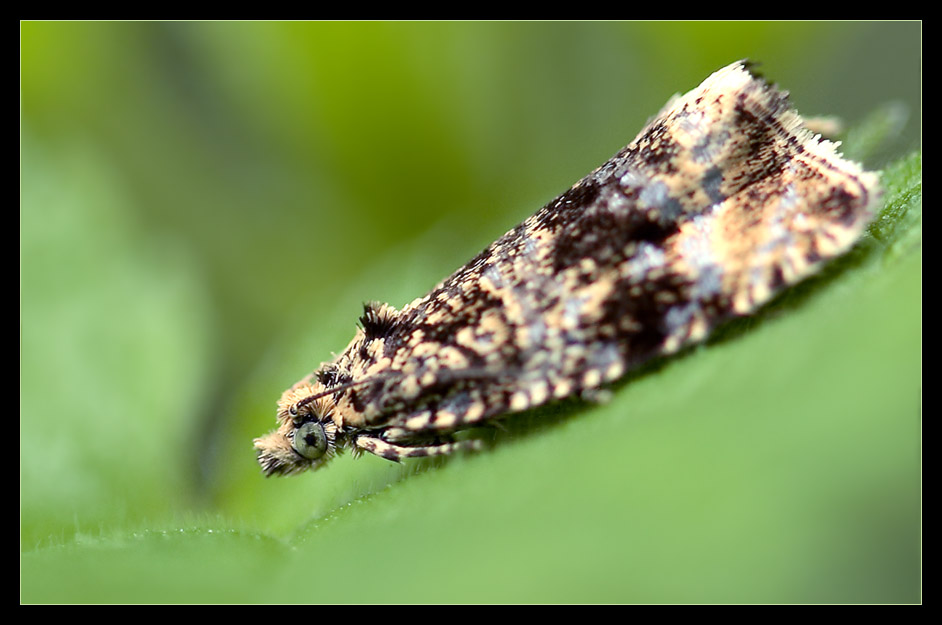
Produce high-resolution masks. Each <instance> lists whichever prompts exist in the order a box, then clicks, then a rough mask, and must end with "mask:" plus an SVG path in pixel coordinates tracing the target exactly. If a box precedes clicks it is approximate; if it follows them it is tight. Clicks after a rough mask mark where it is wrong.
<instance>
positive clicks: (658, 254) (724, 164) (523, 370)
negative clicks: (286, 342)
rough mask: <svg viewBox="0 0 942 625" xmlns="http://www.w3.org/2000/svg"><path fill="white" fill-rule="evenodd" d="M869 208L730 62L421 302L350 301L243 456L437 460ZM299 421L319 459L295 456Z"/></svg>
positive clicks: (784, 282)
mask: <svg viewBox="0 0 942 625" xmlns="http://www.w3.org/2000/svg"><path fill="white" fill-rule="evenodd" d="M877 195H878V189H877V178H876V175H875V174H872V173H867V172H863V171H862V170H861V169H860V168H859V167H858V166H857V165H856V164H854V163H851V162H849V161H846V160H844V159H842V158H841V157H840V155H839V154H837V152H836V150H835V146H834V144H831V143H829V142H828V141H824V140H821V139H820V138H819V137H816V136H814V135H812V133H811V132H810V131H808V130H806V129H805V128H803V127H802V120H801V118H800V117H799V116H798V114H797V113H796V112H795V111H793V110H792V109H791V108H790V107H789V104H788V100H787V96H786V94H785V93H783V92H780V91H778V90H776V89H775V88H774V87H772V86H770V85H768V84H766V83H765V82H764V81H762V80H760V79H758V78H756V77H754V76H752V75H751V74H750V73H749V72H748V70H747V69H746V68H745V67H744V65H743V64H742V63H736V64H733V65H731V66H729V67H727V68H724V69H722V70H720V71H718V72H716V73H715V74H713V75H712V76H710V77H709V78H708V79H707V80H706V81H705V82H704V83H703V84H701V85H700V86H699V87H698V88H697V89H695V90H693V91H691V92H690V93H688V94H686V95H684V96H681V97H676V98H674V99H672V100H671V101H670V102H669V103H668V105H667V106H666V107H665V108H664V109H663V110H662V111H661V113H660V114H659V115H658V116H657V117H655V118H654V119H653V120H652V121H651V122H650V123H649V124H648V125H647V127H646V128H645V129H644V130H643V131H642V132H641V133H640V134H639V135H638V137H637V138H636V139H635V140H634V141H633V142H632V143H631V144H629V145H628V146H627V147H625V148H624V149H622V150H621V151H620V152H618V153H617V154H616V155H615V156H614V157H613V158H612V159H610V160H609V161H608V162H606V163H605V164H603V165H602V166H601V167H599V168H598V169H596V170H595V171H594V172H592V173H591V174H589V175H588V176H586V177H585V178H583V179H582V180H580V181H579V182H578V183H576V185H575V186H573V187H572V188H571V189H569V190H568V191H567V192H566V193H564V194H563V195H561V196H560V197H558V198H556V199H555V200H553V201H552V202H550V203H549V204H547V205H546V206H544V207H543V208H542V209H540V210H539V211H538V212H537V213H536V214H535V215H533V216H532V217H530V218H528V219H527V220H525V221H524V222H523V223H521V224H520V225H518V226H517V227H516V228H514V229H513V230H511V231H509V232H508V233H507V234H505V235H504V236H503V237H501V238H500V239H499V240H498V241H496V242H495V243H493V244H492V245H491V246H490V247H488V248H487V249H486V250H484V251H483V252H481V253H480V254H479V255H478V256H477V257H475V258H474V259H473V260H472V261H471V262H469V263H468V264H467V265H465V266H464V267H462V268H461V269H459V270H458V271H457V272H455V273H454V274H453V275H452V276H450V277H449V278H447V279H446V280H444V281H443V282H442V283H440V284H439V285H438V286H437V287H436V288H435V289H433V290H432V291H431V292H430V293H429V294H428V295H426V296H424V297H422V298H419V299H417V300H415V301H413V302H412V303H410V304H408V305H407V306H405V307H404V308H403V309H402V310H401V311H396V310H395V309H393V308H392V307H390V306H388V305H385V304H370V305H367V306H366V307H365V310H364V314H363V316H362V317H361V318H360V325H361V328H360V329H359V330H358V332H357V334H356V336H355V337H354V339H353V341H352V342H351V344H350V345H349V347H348V348H347V349H346V350H345V351H344V352H343V353H342V354H341V355H340V356H339V357H338V358H337V359H335V360H334V361H333V362H331V363H328V364H325V365H323V366H322V367H321V368H320V369H319V370H318V371H317V372H315V373H314V374H313V376H311V377H309V378H306V379H305V380H302V381H301V382H299V383H298V384H297V385H295V386H294V387H292V389H289V390H288V391H286V392H285V395H284V396H283V397H282V400H281V402H279V421H280V423H281V427H280V428H279V430H277V431H276V432H273V433H272V434H270V435H269V436H268V437H265V438H263V439H257V440H256V447H257V448H258V449H259V459H260V462H262V465H263V467H264V468H265V470H266V472H267V473H268V474H277V473H288V472H294V471H297V470H302V469H305V468H309V467H316V466H320V465H321V464H323V462H324V461H325V460H326V458H328V457H330V455H331V454H332V453H333V451H334V449H335V448H337V447H340V446H344V445H350V446H352V447H353V448H354V449H365V450H367V451H370V452H373V453H376V454H378V455H382V456H384V457H387V458H390V459H398V458H401V457H408V456H417V455H431V454H436V453H448V452H449V451H452V450H453V449H455V448H457V447H458V446H461V445H462V444H457V443H454V442H453V441H452V440H451V438H450V436H449V435H450V434H451V433H453V432H455V431H458V430H460V429H461V428H463V427H468V426H470V425H474V424H479V423H482V422H487V421H488V420H491V419H493V418H495V417H498V416H500V415H504V414H507V413H512V412H519V411H521V410H525V409H527V408H530V407H533V406H537V405H540V404H543V403H546V402H547V401H550V400H552V399H559V398H563V397H567V396H569V395H572V394H574V393H580V392H586V391H589V390H594V389H597V388H599V386H601V385H603V384H605V383H608V382H611V381H614V380H616V379H618V378H619V377H621V376H622V375H624V373H625V372H626V371H627V370H629V369H630V368H632V367H635V366H637V365H639V364H640V363H643V362H645V361H647V360H649V359H650V358H652V357H654V356H659V355H664V354H670V353H673V352H676V351H677V350H679V349H681V348H682V347H684V346H685V345H688V344H690V343H693V342H697V341H701V340H703V339H704V338H705V337H706V336H707V335H708V333H709V332H710V331H711V330H712V329H713V328H714V327H716V326H717V325H718V324H719V323H722V322H723V321H725V320H727V319H730V318H732V317H735V316H740V315H747V314H750V313H752V312H754V311H755V310H756V309H757V308H758V307H759V306H761V305H762V304H763V303H765V302H766V301H768V300H769V299H770V298H771V297H772V296H773V295H775V294H776V293H777V292H778V291H780V290H781V289H782V288H783V287H785V286H788V285H791V284H794V283H795V282H797V281H799V280H801V279H802V278H804V277H806V276H808V275H810V274H811V273H813V272H814V271H815V270H816V269H818V267H819V266H820V265H821V264H822V263H823V262H824V261H826V260H828V259H830V258H832V257H834V256H836V255H838V254H841V253H843V252H844V251H846V250H847V249H848V248H849V247H850V246H851V245H852V244H853V242H854V241H855V240H856V239H857V238H858V237H859V235H860V233H861V232H862V230H863V228H864V227H865V226H866V224H867V223H868V222H869V220H870V219H871V217H872V212H871V207H872V205H873V203H874V202H875V200H876V198H877ZM308 423H317V424H321V426H320V427H321V428H322V430H323V432H321V430H318V429H317V427H315V426H311V425H305V424H308ZM302 427H303V428H304V431H305V432H307V431H313V432H314V433H315V434H316V436H315V437H314V438H315V439H317V437H318V436H321V434H323V440H324V441H325V442H324V444H323V447H324V453H323V454H322V455H319V456H317V457H315V458H312V457H310V456H312V455H314V454H315V453H316V451H317V450H314V451H313V452H311V454H307V455H305V454H303V453H299V452H298V446H299V445H300V446H301V447H302V448H303V449H304V450H307V447H306V443H304V441H300V442H299V441H298V437H297V436H296V433H297V431H298V429H299V428H302ZM312 440H313V439H312ZM319 440H320V439H317V440H315V441H314V442H318V441H319ZM465 444H467V443H465ZM318 449H319V447H318Z"/></svg>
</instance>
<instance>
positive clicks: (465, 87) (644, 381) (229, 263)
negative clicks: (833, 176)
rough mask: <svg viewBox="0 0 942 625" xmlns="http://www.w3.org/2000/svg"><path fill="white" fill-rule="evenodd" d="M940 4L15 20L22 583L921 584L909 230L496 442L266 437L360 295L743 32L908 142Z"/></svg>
mask: <svg viewBox="0 0 942 625" xmlns="http://www.w3.org/2000/svg"><path fill="white" fill-rule="evenodd" d="M921 30H922V27H921V24H919V23H914V22H894V23H864V22H855V23H795V22H787V23H751V22H737V23H718V22H709V23H680V22H678V23H593V22H582V23H564V22H551V23H492V22H476V23H435V22H423V23H408V22H405V23H369V22H367V23H343V22H332V23H301V22H291V23H280V22H266V23H253V22H225V23H215V22H198V23H188V22H169V23H155V22H134V23H123V22H104V23H97V22H61V23H60V22H23V23H21V31H20V32H21V105H22V114H21V135H20V146H21V172H20V175H21V178H20V180H21V200H20V202H21V204H20V316H21V330H20V331H21V335H20V336H21V338H20V340H21V343H20V523H21V524H20V545H21V600H22V601H24V602H57V601H58V602H62V601H65V602H82V601H92V602H135V601H148V602H160V601H173V602H191V601H193V602H224V601H234V602H259V601H279V602H370V603H375V602H396V601H403V602H476V601H483V602H505V601H509V602H518V601H523V602H557V601H562V602H583V601H602V602H635V601H637V602H766V601H771V602H914V601H919V600H920V597H921V593H920V584H921V578H920V554H921V544H920V541H921V516H920V510H919V509H920V489H921V484H920V475H921V471H920V464H921V457H920V454H921V442H920V427H921V425H920V414H921V369H920V365H921V363H920V349H921V347H920V346H921V310H920V306H921V252H920V249H921V244H920V242H919V241H920V239H919V235H918V232H920V230H918V229H917V230H916V234H915V235H913V234H910V235H908V236H909V243H908V244H898V245H896V246H895V247H894V245H892V244H894V243H898V242H897V241H896V239H893V240H891V241H889V243H890V244H891V245H889V246H888V250H889V251H881V253H880V254H876V253H874V254H871V255H870V261H869V262H868V263H862V264H859V265H857V266H855V268H854V269H853V270H851V271H848V272H846V273H845V275H844V276H842V277H841V279H839V280H834V281H832V282H830V283H828V285H827V288H820V289H818V290H817V291H816V293H815V295H814V296H813V297H809V298H804V299H802V300H801V301H800V303H799V304H796V305H794V306H785V307H784V308H783V309H782V310H781V312H780V314H775V315H769V316H768V319H763V322H762V323H760V324H754V326H755V327H751V328H750V329H749V330H748V331H746V332H743V333H742V336H738V337H736V338H735V339H733V340H729V341H723V342H720V343H718V344H715V345H711V346H708V347H706V348H701V349H698V350H695V351H694V352H693V353H691V354H688V355H686V356H684V357H681V358H678V359H675V360H674V361H673V362H670V363H667V364H666V365H665V366H663V367H660V368H657V369H656V370H654V371H652V372H648V373H645V374H644V375H641V376H637V379H636V380H634V382H633V383H631V384H628V385H626V386H624V387H622V388H620V389H618V392H617V393H616V395H615V399H614V401H612V402H611V403H609V404H606V405H604V406H599V407H595V406H589V407H583V406H578V405H571V404H565V405H563V406H562V407H558V408H554V409H551V410H549V411H545V413H544V414H542V415H538V416H536V417H532V418H531V419H530V421H531V422H528V423H526V424H525V427H523V428H522V431H518V432H516V433H511V434H510V435H508V436H505V437H504V440H502V442H501V444H499V445H497V446H496V447H495V448H494V449H493V450H491V451H488V452H485V453H482V454H477V455H474V456H470V457H459V458H456V459H452V460H450V461H439V462H412V463H406V464H403V465H401V466H400V465H393V464H391V463H387V462H385V461H382V460H380V459H378V458H374V457H365V458H362V459H359V460H353V459H352V458H350V457H349V456H347V457H343V458H341V459H339V460H337V461H335V462H334V464H333V465H332V466H331V467H329V468H327V469H324V470H322V471H320V472H318V473H316V474H306V475H303V476H301V477H298V478H293V479H280V480H265V479H264V478H263V477H262V476H261V473H260V471H259V469H258V467H257V465H256V463H255V459H254V453H253V450H252V438H253V437H254V436H258V435H260V434H262V433H264V432H266V431H268V430H269V429H271V428H272V427H273V426H274V404H275V400H276V399H277V398H278V396H279V394H280V393H281V391H282V390H283V389H284V388H285V387H287V386H288V385H290V384H291V383H293V382H294V381H295V380H296V379H298V378H300V377H301V376H303V375H304V374H306V373H308V372H309V371H310V370H312V369H313V368H315V367H316V366H317V365H318V364H319V363H320V362H321V361H324V360H328V359H330V357H331V354H332V353H333V352H337V351H339V350H341V349H342V348H343V347H344V346H345V345H346V343H347V341H348V340H349V338H350V337H351V336H352V333H353V331H354V322H355V319H356V317H357V315H358V313H359V311H360V305H361V303H362V302H363V301H366V300H382V301H388V302H390V303H392V304H393V305H395V306H397V307H398V306H401V305H403V304H405V303H406V302H408V301H410V300H411V299H412V298H414V297H416V296H419V295H421V294H423V293H424V292H425V291H427V290H428V289H429V288H430V287H431V286H433V285H434V283H435V282H436V281H438V280H439V279H441V278H443V277H445V276H446V275H447V274H449V273H450V272H451V271H453V270H454V269H455V268H457V267H458V266H460V265H461V264H463V263H464V262H465V261H466V260H468V259H469V258H470V257H472V256H473V255H474V254H476V253H477V252H478V251H480V249H482V248H483V247H485V246H486V245H487V244H488V243H490V242H491V241H492V240H494V239H495V238H497V236H499V235H500V234H502V233H503V232H505V231H506V230H507V229H509V228H510V227H512V226H513V225H515V224H516V223H517V222H519V221H520V220H521V219H523V218H524V217H526V216H528V215H529V214H531V213H532V212H534V211H535V210H536V209H537V208H538V207H539V206H541V205H542V204H544V203H545V202H547V201H549V200H550V199H552V198H553V197H554V196H555V195H557V194H559V193H561V192H562V191H564V190H565V189H567V188H568V187H569V186H570V185H571V184H572V183H573V182H575V181H576V180H578V179H579V178H580V177H581V176H583V175H585V174H586V173H588V172H589V171H590V170H591V169H593V168H594V167H596V166H598V165H599V164H601V163H602V162H603V161H605V160H606V159H607V158H608V157H610V156H611V155H612V154H613V153H614V152H616V151H617V150H618V149H619V148H621V147H622V146H623V145H625V144H626V143H628V142H629V141H630V140H631V139H632V138H633V137H634V136H635V134H636V133H637V132H638V131H639V130H640V129H641V127H642V125H643V124H644V122H645V121H646V120H647V118H648V117H650V116H652V115H654V114H655V113H656V112H657V111H658V110H659V108H660V107H661V106H662V105H663V104H664V103H665V102H666V101H667V99H668V98H669V97H670V96H671V95H672V94H674V93H677V92H684V91H687V90H689V89H691V88H693V87H695V86H696V85H697V84H699V82H700V81H701V80H703V79H704V78H705V77H706V76H707V75H709V74H710V73H711V72H712V71H714V70H716V69H718V68H720V67H722V66H724V65H726V64H728V63H730V62H732V61H734V60H737V59H740V58H750V59H752V60H755V61H759V62H761V66H760V70H761V71H762V72H763V73H764V74H765V75H766V76H768V77H769V78H770V79H771V80H773V81H775V82H777V83H778V84H780V85H782V86H783V87H784V88H785V89H787V90H789V91H790V92H791V94H792V100H793V102H794V104H795V105H796V107H797V108H798V109H799V111H800V112H802V113H803V114H805V115H821V114H829V115H838V116H840V117H841V118H842V119H843V120H845V121H846V122H848V123H849V124H850V125H851V126H852V127H853V126H854V125H855V124H857V123H859V122H860V120H862V119H864V118H866V117H867V116H868V115H869V114H871V112H872V111H874V110H877V109H881V107H885V106H886V105H887V104H891V106H890V108H889V109H886V110H888V111H890V113H889V114H888V119H890V120H891V122H892V123H891V126H892V131H891V132H888V133H885V134H887V135H888V136H887V137H886V138H885V140H883V141H881V142H880V147H879V149H876V150H869V151H868V152H867V154H866V156H867V159H866V164H867V165H868V167H870V168H875V169H882V168H884V167H885V166H887V164H888V163H893V162H895V161H897V159H899V158H900V157H902V156H904V155H906V154H908V153H911V152H912V151H914V150H917V149H919V147H920V141H921V133H922V129H921V62H922V42H921ZM848 143H850V141H848ZM908 163H909V168H910V178H911V179H912V178H913V176H915V179H918V181H919V184H920V187H919V188H920V189H921V161H915V162H914V161H912V160H910V161H908ZM914 163H915V164H914ZM912 172H915V174H913V173H912ZM904 195H905V194H904ZM904 200H905V201H909V202H910V203H912V202H913V201H914V200H912V198H911V197H910V198H909V199H908V200H907V199H906V198H904ZM904 200H901V201H904ZM919 206H921V196H920V199H919ZM920 223H921V222H920ZM909 232H910V233H911V232H912V230H910V231H909ZM913 237H915V238H916V240H915V242H914V241H913V240H912V239H913ZM876 239H877V240H879V237H876ZM903 243H905V237H904V242H903ZM894 250H895V251H894ZM891 252H892V253H891ZM874 258H875V259H876V260H873V259H874ZM557 412H559V413H561V414H560V415H559V418H555V415H556V414H557ZM525 419H526V418H525ZM544 421H545V422H547V423H550V422H552V425H546V426H545V427H543V426H541V425H540V424H541V423H543V422H544Z"/></svg>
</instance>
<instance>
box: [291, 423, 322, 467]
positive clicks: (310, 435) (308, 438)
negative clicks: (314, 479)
mask: <svg viewBox="0 0 942 625" xmlns="http://www.w3.org/2000/svg"><path fill="white" fill-rule="evenodd" d="M292 446H293V447H294V450H295V451H296V452H298V453H299V454H301V455H302V456H304V457H305V458H307V459H308V460H317V459H318V458H320V457H321V456H323V455H324V454H325V453H326V452H327V434H326V433H325V432H324V426H323V425H321V424H320V423H318V422H316V421H308V422H307V423H304V424H302V425H301V427H299V428H298V429H297V430H295V432H294V442H293V443H292Z"/></svg>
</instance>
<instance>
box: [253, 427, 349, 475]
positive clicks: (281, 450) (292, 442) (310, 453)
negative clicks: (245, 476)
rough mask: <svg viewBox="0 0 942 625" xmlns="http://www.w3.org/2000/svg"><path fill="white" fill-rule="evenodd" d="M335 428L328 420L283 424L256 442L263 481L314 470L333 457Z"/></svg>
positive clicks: (334, 452)
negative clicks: (265, 478) (273, 476)
mask: <svg viewBox="0 0 942 625" xmlns="http://www.w3.org/2000/svg"><path fill="white" fill-rule="evenodd" d="M336 434H337V426H336V425H335V424H334V423H333V421H331V420H330V419H328V420H327V421H319V420H317V419H311V418H306V419H303V420H300V421H286V422H285V423H282V425H281V427H279V428H278V429H277V430H275V431H273V432H269V433H268V434H266V435H265V436H262V437H261V438H256V439H255V449H256V452H257V453H258V463H259V465H261V467H262V470H263V471H264V472H265V475H266V477H271V476H272V475H293V474H296V473H301V472H303V471H307V470H308V469H317V468H319V467H321V466H323V465H325V464H326V463H327V461H328V460H330V459H331V458H333V457H334V456H335V455H336V453H337V452H336Z"/></svg>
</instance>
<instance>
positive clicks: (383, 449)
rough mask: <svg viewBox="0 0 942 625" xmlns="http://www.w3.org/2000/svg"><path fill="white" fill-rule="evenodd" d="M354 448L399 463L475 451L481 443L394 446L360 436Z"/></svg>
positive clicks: (470, 441) (456, 442)
mask: <svg viewBox="0 0 942 625" xmlns="http://www.w3.org/2000/svg"><path fill="white" fill-rule="evenodd" d="M356 446H357V448H359V449H362V450H364V451H368V452H370V453H371V454H375V455H377V456H380V457H381V458H385V459H386V460H392V461H394V462H399V461H400V460H402V459H403V458H424V457H426V456H442V455H446V454H451V453H454V452H456V451H466V450H472V449H473V450H477V449H480V448H481V441H478V440H464V441H455V442H452V443H442V444H439V445H415V446H406V445H395V444H393V443H389V442H386V441H384V440H383V439H381V438H378V437H375V436H367V435H364V434H361V435H360V436H357V438H356Z"/></svg>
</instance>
